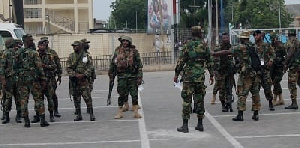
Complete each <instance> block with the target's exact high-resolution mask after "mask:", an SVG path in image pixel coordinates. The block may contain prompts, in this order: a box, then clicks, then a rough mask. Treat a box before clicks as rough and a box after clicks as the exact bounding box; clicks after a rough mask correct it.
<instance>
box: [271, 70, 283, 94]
mask: <svg viewBox="0 0 300 148" xmlns="http://www.w3.org/2000/svg"><path fill="white" fill-rule="evenodd" d="M283 75H284V72H283V67H277V66H274V67H273V69H272V76H271V78H272V82H273V94H274V95H279V94H282V87H281V84H280V82H281V81H282V77H283Z"/></svg>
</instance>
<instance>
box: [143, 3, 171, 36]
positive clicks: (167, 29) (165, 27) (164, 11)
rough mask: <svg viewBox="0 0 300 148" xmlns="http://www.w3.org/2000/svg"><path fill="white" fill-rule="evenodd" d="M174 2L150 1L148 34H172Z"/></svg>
mask: <svg viewBox="0 0 300 148" xmlns="http://www.w3.org/2000/svg"><path fill="white" fill-rule="evenodd" d="M172 4H173V0H148V14H147V16H148V23H147V33H148V34H161V32H162V34H171V25H172V17H171V16H172V15H173V14H172V12H173V11H172Z"/></svg>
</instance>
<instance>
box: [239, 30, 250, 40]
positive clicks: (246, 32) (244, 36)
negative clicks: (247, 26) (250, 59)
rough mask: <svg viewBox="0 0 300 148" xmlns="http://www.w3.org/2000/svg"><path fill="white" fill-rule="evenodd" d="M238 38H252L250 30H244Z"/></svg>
mask: <svg viewBox="0 0 300 148" xmlns="http://www.w3.org/2000/svg"><path fill="white" fill-rule="evenodd" d="M238 38H240V39H249V38H250V32H249V31H243V32H242V33H241V34H240V35H239V36H238Z"/></svg>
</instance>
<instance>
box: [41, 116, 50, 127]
mask: <svg viewBox="0 0 300 148" xmlns="http://www.w3.org/2000/svg"><path fill="white" fill-rule="evenodd" d="M40 118H41V122H40V125H41V127H46V126H49V123H48V122H47V121H46V119H45V115H41V116H40Z"/></svg>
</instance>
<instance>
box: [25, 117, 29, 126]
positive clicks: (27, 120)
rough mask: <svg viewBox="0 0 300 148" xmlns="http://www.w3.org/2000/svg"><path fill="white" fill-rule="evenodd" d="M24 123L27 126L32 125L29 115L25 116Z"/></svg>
mask: <svg viewBox="0 0 300 148" xmlns="http://www.w3.org/2000/svg"><path fill="white" fill-rule="evenodd" d="M24 123H25V124H24V127H27V128H29V127H30V120H29V118H28V116H25V117H24Z"/></svg>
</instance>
